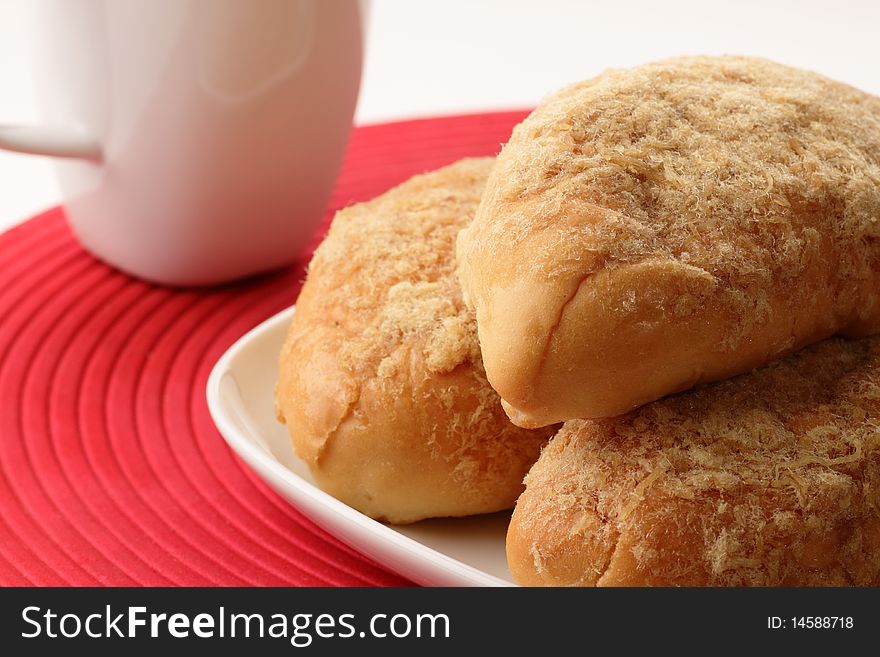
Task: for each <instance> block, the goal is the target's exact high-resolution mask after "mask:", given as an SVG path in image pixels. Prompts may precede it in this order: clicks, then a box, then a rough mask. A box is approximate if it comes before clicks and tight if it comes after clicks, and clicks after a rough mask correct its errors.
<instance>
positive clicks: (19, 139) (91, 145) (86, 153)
mask: <svg viewBox="0 0 880 657" xmlns="http://www.w3.org/2000/svg"><path fill="white" fill-rule="evenodd" d="M0 149H4V150H7V151H15V152H17V153H28V154H31V155H48V156H50V157H64V158H73V159H79V160H88V161H90V162H94V163H96V164H99V163H100V162H101V160H102V159H103V154H102V152H101V145H100V144H99V143H98V140H97V139H95V138H94V137H93V136H92V135H90V134H89V133H88V132H87V131H86V130H85V129H83V128H82V127H81V126H78V125H69V126H14V125H0Z"/></svg>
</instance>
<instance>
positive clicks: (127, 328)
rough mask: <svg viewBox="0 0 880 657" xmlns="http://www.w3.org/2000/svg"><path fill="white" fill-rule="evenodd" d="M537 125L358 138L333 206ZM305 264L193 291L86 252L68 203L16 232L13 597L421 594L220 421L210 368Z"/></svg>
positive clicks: (394, 127) (5, 488)
mask: <svg viewBox="0 0 880 657" xmlns="http://www.w3.org/2000/svg"><path fill="white" fill-rule="evenodd" d="M523 116H524V113H523V112H505V113H495V114H483V115H471V116H458V117H444V118H437V119H427V120H418V121H407V122H402V123H394V124H385V125H378V126H369V127H365V128H359V129H356V130H355V131H354V133H353V135H352V140H351V144H350V147H349V151H348V154H347V157H346V163H345V166H344V168H343V172H342V175H341V177H340V180H339V183H338V185H337V189H336V191H335V193H334V196H333V200H332V202H331V211H335V210H336V209H338V208H340V207H343V206H345V205H348V204H350V203H352V202H356V201H362V200H365V199H368V198H371V197H372V196H375V195H376V194H379V193H381V192H383V191H385V190H386V189H388V188H389V187H391V186H393V185H395V184H397V183H399V182H402V181H403V180H405V179H406V178H408V177H409V176H411V175H413V174H415V173H419V172H422V171H427V170H430V169H434V168H437V167H439V166H442V165H445V164H448V163H450V162H452V161H454V160H456V159H459V158H461V157H464V156H470V155H489V154H494V153H497V151H498V149H499V145H500V144H501V143H502V142H504V141H506V140H507V138H508V136H509V135H510V129H511V127H512V126H513V125H514V124H515V123H517V122H518V121H520V120H521V119H522V118H523ZM329 216H331V214H328V219H329ZM325 227H326V222H325ZM304 264H305V262H303V263H300V264H299V265H297V266H295V267H292V268H291V269H289V270H287V271H284V272H281V273H278V274H273V275H269V276H263V277H260V278H258V279H253V280H251V281H249V282H246V283H241V284H236V285H227V286H223V287H218V288H212V289H209V290H183V291H181V290H171V289H167V288H161V287H155V286H152V285H149V284H146V283H143V282H141V281H138V280H135V279H132V278H130V277H128V276H125V275H124V274H121V273H119V272H117V271H115V270H113V269H110V268H109V267H107V266H105V265H103V264H102V263H100V262H98V261H96V260H95V259H94V258H92V257H91V256H89V255H87V254H86V253H85V252H84V251H83V250H82V249H81V248H80V247H79V246H78V245H77V243H76V242H75V241H74V238H73V236H72V234H71V232H70V230H69V229H68V227H67V224H66V222H65V220H64V215H63V212H62V210H61V209H54V210H50V211H49V212H47V213H45V214H43V215H40V216H38V217H35V218H34V219H31V220H30V221H28V222H26V223H24V224H22V225H21V226H18V227H16V228H14V229H12V230H10V231H8V232H7V233H5V234H3V235H0V585H4V586H10V585H39V586H50V585H77V586H80V585H110V586H123V585H149V586H158V585H186V586H215V585H218V586H224V585H304V586H306V585H307V586H324V585H340V586H358V585H404V584H407V583H408V582H407V581H406V580H404V579H402V578H400V577H399V576H397V575H395V574H393V573H391V572H389V571H387V570H385V569H384V568H382V567H380V566H378V565H376V564H374V563H373V562H371V561H370V560H368V559H367V558H365V557H363V556H361V555H360V554H358V553H357V552H355V551H354V550H352V549H350V548H348V547H347V546H345V545H343V544H342V543H340V542H339V541H337V540H335V539H334V538H332V537H330V536H329V535H328V534H326V533H325V532H323V531H322V530H321V529H319V528H317V527H316V526H315V525H313V524H312V523H311V522H310V521H309V520H308V519H306V518H304V517H303V516H302V515H300V514H299V513H298V512H297V511H296V510H295V509H293V508H292V507H290V506H289V505H288V504H287V503H286V502H284V501H283V500H282V499H281V498H279V497H278V496H277V495H276V494H275V493H273V492H272V491H271V490H270V489H269V488H267V487H266V486H265V485H264V484H263V483H262V482H261V481H260V480H259V479H258V478H257V477H256V476H255V475H252V474H251V472H250V471H249V470H248V468H247V467H246V466H245V465H243V464H242V463H241V462H240V461H239V460H238V459H237V458H236V457H235V456H234V455H233V454H232V452H231V451H230V450H229V448H228V447H227V446H226V443H225V442H224V441H223V439H222V438H221V437H220V435H219V434H218V433H217V430H216V429H215V428H214V425H213V423H212V422H211V418H210V416H209V415H208V409H207V404H206V401H205V393H204V390H205V383H206V381H207V377H208V373H209V371H210V369H211V367H212V365H213V364H214V362H215V361H216V360H217V358H219V356H220V355H221V354H222V353H223V352H224V351H225V350H226V349H227V347H229V345H230V344H232V342H234V341H235V340H236V339H237V338H238V337H239V336H240V335H242V334H243V333H245V332H246V331H247V330H248V329H250V328H251V327H253V326H255V325H256V324H258V323H259V322H261V321H263V320H264V319H266V318H267V317H269V316H270V315H272V314H274V313H275V312H277V311H279V310H281V309H283V308H285V307H287V306H289V305H290V304H292V303H293V302H294V301H295V300H296V296H297V294H298V293H299V288H300V284H301V280H302V278H303V271H304Z"/></svg>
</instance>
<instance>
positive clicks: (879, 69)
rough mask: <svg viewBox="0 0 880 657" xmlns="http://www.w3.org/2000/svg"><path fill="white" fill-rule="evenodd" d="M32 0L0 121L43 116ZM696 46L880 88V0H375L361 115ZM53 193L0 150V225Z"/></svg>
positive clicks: (452, 106)
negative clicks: (32, 41) (32, 57)
mask: <svg viewBox="0 0 880 657" xmlns="http://www.w3.org/2000/svg"><path fill="white" fill-rule="evenodd" d="M145 1H147V0H145ZM331 1H332V0H331ZM28 5H29V0H0V123H17V122H30V121H34V120H35V119H36V116H37V110H36V107H35V104H34V98H33V90H32V87H31V81H30V78H29V75H28V43H29V34H30V33H29V32H28V27H29V22H30V21H29V20H27V14H28V12H29V6H28ZM703 53H705V54H721V53H739V54H751V55H762V56H765V57H770V58H772V59H776V60H779V61H782V62H784V63H788V64H793V65H796V66H801V67H804V68H809V69H813V70H816V71H819V72H821V73H824V74H826V75H829V76H831V77H834V78H837V79H840V80H843V81H846V82H849V83H851V84H855V85H856V86H859V87H861V88H863V89H865V90H867V91H871V92H873V93H878V94H880V0H837V1H831V0H825V1H818V0H805V1H800V2H798V1H795V0H726V1H724V2H717V1H713V0H701V1H697V0H654V1H649V0H614V1H613V2H608V0H581V1H575V0H532V1H524V0H523V1H517V0H507V1H504V0H373V2H372V4H371V6H370V13H369V19H368V22H367V40H366V56H365V65H364V77H363V83H362V87H361V98H360V103H359V105H358V110H357V115H356V122H357V123H370V122H375V121H382V120H388V119H394V118H402V117H410V116H429V115H433V114H442V113H449V112H460V111H475V110H484V109H498V108H509V107H525V106H530V105H533V104H535V103H536V102H537V101H538V100H539V99H540V98H541V97H542V96H543V95H544V94H546V93H548V92H550V91H553V90H554V89H556V88H557V87H560V86H562V85H563V84H565V83H567V82H572V81H575V80H578V79H582V78H586V77H589V76H592V75H594V74H595V73H597V72H599V71H601V70H602V69H604V68H607V67H609V66H630V65H635V64H639V63H642V62H645V61H649V60H652V59H657V58H660V57H665V56H669V55H677V54H703ZM58 201H59V198H58V192H57V189H56V187H55V185H54V182H53V181H52V177H51V171H50V168H49V165H48V163H47V162H45V161H43V160H41V159H40V158H35V157H29V156H23V155H11V154H5V153H0V230H2V229H3V228H5V227H8V226H10V225H13V224H14V223H16V222H17V221H20V220H22V219H24V218H26V217H27V216H29V215H31V214H33V213H34V212H37V211H39V210H42V209H44V208H46V207H49V206H51V205H54V204H55V203H57V202H58Z"/></svg>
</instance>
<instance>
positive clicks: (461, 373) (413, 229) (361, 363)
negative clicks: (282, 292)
mask: <svg viewBox="0 0 880 657" xmlns="http://www.w3.org/2000/svg"><path fill="white" fill-rule="evenodd" d="M492 163H493V160H492V159H491V158H482V159H470V160H463V161H461V162H459V163H457V164H454V165H451V166H449V167H446V168H444V169H441V170H439V171H436V172H434V173H429V174H425V175H422V176H416V177H415V178H413V179H411V180H409V181H408V182H406V183H404V184H402V185H400V186H399V187H397V188H395V189H392V190H391V191H389V192H387V193H385V194H383V195H382V196H380V197H378V198H376V199H374V200H373V201H370V202H368V203H361V204H358V205H355V206H352V207H350V208H347V209H345V210H343V211H341V212H340V213H339V214H337V216H336V218H335V219H334V221H333V225H332V227H331V229H330V232H329V234H328V236H327V238H326V240H325V241H324V242H323V243H322V244H321V246H320V247H319V248H318V249H317V251H316V252H315V255H314V258H313V260H312V262H311V264H310V266H309V274H308V280H307V281H306V283H305V285H304V287H303V290H302V293H301V295H300V297H299V300H298V302H297V310H296V313H295V314H294V318H293V322H292V324H291V327H290V331H289V334H288V338H287V342H286V344H285V346H284V349H283V352H282V354H281V360H280V370H279V382H278V386H277V388H276V402H277V409H278V414H279V418H280V419H282V420H283V421H286V423H287V425H288V428H289V430H290V434H291V438H292V441H293V445H294V449H295V451H296V453H297V454H298V455H299V456H300V457H301V458H302V459H304V460H305V461H306V462H307V463H308V464H309V466H310V468H311V470H312V473H313V475H314V477H315V479H316V481H317V482H318V484H319V485H320V486H321V487H322V488H324V489H325V490H327V491H328V492H330V493H331V494H333V495H334V496H336V497H338V498H339V499H341V500H343V501H344V502H346V503H347V504H350V505H351V506H353V507H355V508H357V509H358V510H360V511H362V512H364V513H366V514H367V515H370V516H372V517H376V518H382V519H386V520H389V521H392V522H398V523H402V522H413V521H415V520H419V519H421V518H426V517H432V516H460V515H469V514H474V513H485V512H491V511H497V510H500V509H504V508H509V507H510V506H512V505H513V503H514V501H515V500H516V497H517V496H518V495H519V493H520V492H521V491H522V478H523V476H524V475H525V473H526V471H527V470H528V468H529V466H530V465H531V464H532V463H533V462H534V461H535V459H536V458H537V456H538V452H539V450H540V447H541V445H542V444H543V443H544V442H546V439H547V438H548V437H549V435H550V432H549V431H548V430H544V431H525V430H523V429H519V428H517V427H515V426H513V425H512V424H511V423H510V422H509V421H508V420H507V418H506V416H505V415H504V412H503V411H502V409H501V406H500V400H499V398H498V396H497V395H496V393H495V392H494V391H493V390H492V389H491V388H490V387H489V384H488V382H487V381H486V379H485V373H484V371H483V366H482V362H481V359H480V352H479V347H478V345H477V341H476V327H475V323H474V318H473V314H472V312H471V311H470V310H468V309H467V307H466V306H465V305H464V303H463V301H462V298H461V290H460V288H459V285H458V281H457V279H456V277H455V274H454V262H453V248H454V241H455V236H456V234H457V233H458V231H459V230H460V229H461V228H462V227H464V226H465V225H466V224H467V223H468V222H469V221H470V220H471V218H472V217H473V213H474V211H475V209H476V206H477V203H478V202H479V198H480V194H481V192H482V189H483V186H484V184H485V180H486V176H487V175H488V173H489V170H490V169H491V166H492Z"/></svg>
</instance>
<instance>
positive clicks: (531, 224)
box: [458, 57, 880, 427]
mask: <svg viewBox="0 0 880 657" xmlns="http://www.w3.org/2000/svg"><path fill="white" fill-rule="evenodd" d="M458 257H459V261H460V274H461V280H462V283H463V287H464V291H465V298H466V300H467V301H468V303H469V304H471V305H472V306H473V307H474V308H475V309H476V314H477V324H478V328H479V336H480V345H481V348H482V353H483V360H484V362H485V366H486V372H487V374H488V377H489V381H490V383H491V384H492V385H493V387H494V388H495V389H496V390H497V391H498V392H499V394H500V395H501V398H502V399H503V400H504V402H505V408H506V409H507V411H508V414H509V415H510V417H511V418H512V419H513V421H514V422H515V423H517V424H519V425H520V426H524V427H534V426H542V425H545V424H548V423H551V422H557V421H559V420H566V419H572V418H585V417H609V416H615V415H619V414H621V413H624V412H626V411H628V410H631V409H633V408H635V407H637V406H639V405H640V404H644V403H646V402H649V401H651V400H653V399H658V398H660V397H662V396H664V395H666V394H669V393H672V392H675V391H679V390H684V389H686V388H689V387H691V386H693V385H694V384H696V383H700V382H705V381H710V380H718V379H723V378H726V377H729V376H732V375H734V374H737V373H740V372H745V371H748V370H749V369H752V368H754V367H757V366H760V365H761V364H763V363H766V362H768V361H770V360H771V359H774V358H777V357H779V356H781V355H784V354H786V353H789V352H791V351H794V350H796V349H798V348H801V347H803V346H805V345H807V344H809V343H812V342H815V341H818V340H820V339H822V338H825V337H827V336H830V335H832V334H834V333H841V334H845V335H849V336H864V335H867V334H872V333H874V332H876V331H877V330H878V328H880V303H878V295H880V99H878V98H876V97H874V96H870V95H868V94H866V93H862V92H860V91H858V90H856V89H853V88H852V87H848V86H846V85H843V84H839V83H837V82H833V81H831V80H828V79H826V78H824V77H821V76H819V75H816V74H813V73H808V72H804V71H799V70H796V69H793V68H788V67H785V66H781V65H779V64H774V63H772V62H769V61H764V60H758V59H749V58H744V57H718V58H715V57H694V58H682V59H673V60H669V61H663V62H660V63H655V64H649V65H647V66H642V67H640V68H635V69H632V70H613V71H608V72H606V73H603V74H602V75H600V76H599V77H597V78H596V79H593V80H590V81H588V82H583V83H580V84H575V85H573V86H571V87H568V88H566V89H563V90H562V91H561V92H559V93H557V94H556V95H554V96H552V97H550V98H548V99H547V100H546V101H545V102H543V103H542V104H541V105H540V106H539V107H538V109H536V110H535V111H534V112H533V113H532V114H531V115H530V116H529V117H528V118H527V119H526V120H525V121H524V122H523V123H521V124H520V125H519V126H517V127H516V128H515V130H514V131H513V135H512V137H511V138H510V142H509V143H508V144H507V145H506V146H505V147H504V149H503V150H502V152H501V155H500V156H499V158H498V163H497V166H496V167H495V169H494V171H493V173H492V175H491V176H490V178H489V181H488V183H487V188H486V192H485V194H484V196H483V200H482V203H481V205H480V207H479V210H478V212H477V216H476V219H475V220H474V222H473V224H472V225H471V226H470V227H469V228H468V229H466V230H465V231H463V233H462V234H461V236H460V238H459V247H458Z"/></svg>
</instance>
